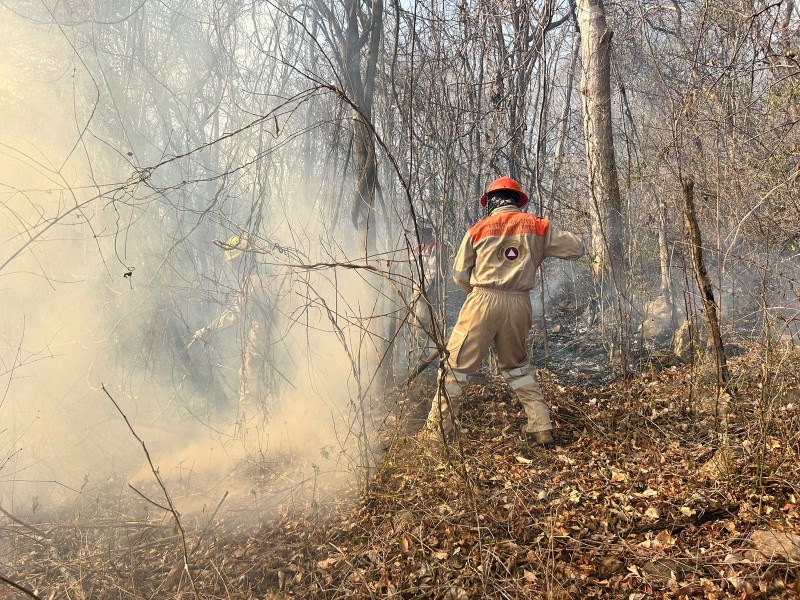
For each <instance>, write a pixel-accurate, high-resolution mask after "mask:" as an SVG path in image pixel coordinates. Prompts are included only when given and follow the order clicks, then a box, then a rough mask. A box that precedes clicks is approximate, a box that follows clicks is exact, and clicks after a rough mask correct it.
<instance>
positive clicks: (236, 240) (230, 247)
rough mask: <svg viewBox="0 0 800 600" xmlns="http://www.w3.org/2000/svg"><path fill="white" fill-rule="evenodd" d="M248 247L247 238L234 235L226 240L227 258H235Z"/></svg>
mask: <svg viewBox="0 0 800 600" xmlns="http://www.w3.org/2000/svg"><path fill="white" fill-rule="evenodd" d="M245 249H247V238H246V237H244V236H238V235H234V236H233V237H230V238H228V241H227V242H225V260H233V259H234V258H236V257H237V256H239V255H240V254H241V253H242V251H243V250H245Z"/></svg>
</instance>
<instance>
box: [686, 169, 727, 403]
mask: <svg viewBox="0 0 800 600" xmlns="http://www.w3.org/2000/svg"><path fill="white" fill-rule="evenodd" d="M683 222H684V225H685V227H686V235H687V236H688V238H689V243H690V244H691V255H692V269H693V270H694V277H695V280H696V281H697V287H699V288H700V297H701V299H702V303H703V313H704V315H705V318H706V325H707V326H708V334H709V336H710V337H711V341H712V342H713V344H714V356H715V358H716V365H717V384H718V385H719V386H720V388H722V389H725V390H727V389H728V382H729V379H730V377H729V375H728V364H727V361H726V359H725V347H724V346H723V343H722V333H721V332H720V326H719V315H718V311H717V302H716V300H715V299H714V289H713V287H712V286H711V279H710V278H709V277H708V272H707V271H706V266H705V263H704V261H703V240H702V238H701V236H700V226H699V225H698V224H697V213H696V212H695V209H694V179H692V178H691V177H690V178H688V179H687V180H686V181H684V182H683Z"/></svg>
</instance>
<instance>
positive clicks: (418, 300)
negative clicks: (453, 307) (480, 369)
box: [411, 221, 444, 354]
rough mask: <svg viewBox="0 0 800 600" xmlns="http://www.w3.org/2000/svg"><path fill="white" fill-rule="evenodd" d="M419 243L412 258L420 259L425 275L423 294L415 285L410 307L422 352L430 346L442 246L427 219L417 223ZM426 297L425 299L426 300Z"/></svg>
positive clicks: (436, 303)
mask: <svg viewBox="0 0 800 600" xmlns="http://www.w3.org/2000/svg"><path fill="white" fill-rule="evenodd" d="M419 238H420V243H419V245H418V246H417V247H416V248H414V252H413V254H414V260H415V261H420V262H421V264H422V271H423V273H424V276H425V296H423V295H422V288H421V287H420V286H415V290H414V295H413V297H412V299H411V309H412V315H413V319H414V325H415V327H417V328H418V331H419V335H418V337H419V338H421V339H420V341H422V347H423V354H425V352H424V350H427V349H428V348H429V346H430V337H431V329H430V328H431V313H432V312H435V311H436V307H437V305H438V303H439V294H440V293H441V287H442V277H441V275H440V272H439V260H440V256H441V254H442V252H444V247H443V245H442V244H440V243H439V241H438V240H437V239H436V235H435V233H434V229H433V226H432V225H431V224H430V223H428V222H427V221H422V223H421V224H420V225H419ZM426 298H427V300H426Z"/></svg>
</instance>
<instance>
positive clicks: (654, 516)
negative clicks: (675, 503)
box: [644, 506, 661, 519]
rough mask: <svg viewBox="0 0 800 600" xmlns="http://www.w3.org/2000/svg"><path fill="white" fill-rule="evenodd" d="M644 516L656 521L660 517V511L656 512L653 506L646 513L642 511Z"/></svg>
mask: <svg viewBox="0 0 800 600" xmlns="http://www.w3.org/2000/svg"><path fill="white" fill-rule="evenodd" d="M644 516H646V517H650V518H651V519H658V518H659V517H660V516H661V511H660V510H658V509H657V508H656V507H655V506H651V507H650V508H648V509H647V510H646V511H644Z"/></svg>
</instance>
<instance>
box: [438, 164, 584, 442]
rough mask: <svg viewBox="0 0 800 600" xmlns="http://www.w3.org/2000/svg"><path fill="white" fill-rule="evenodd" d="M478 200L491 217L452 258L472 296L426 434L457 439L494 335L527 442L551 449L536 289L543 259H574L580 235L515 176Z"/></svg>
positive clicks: (455, 270)
mask: <svg viewBox="0 0 800 600" xmlns="http://www.w3.org/2000/svg"><path fill="white" fill-rule="evenodd" d="M480 203H481V206H482V207H484V208H485V209H486V217H485V218H483V219H481V220H480V221H478V222H477V223H475V225H473V226H472V227H471V228H470V229H469V230H468V231H467V233H466V234H465V235H464V238H463V240H462V242H461V246H460V248H459V250H458V253H457V254H456V258H455V264H454V265H453V279H454V281H455V282H456V284H458V286H459V287H460V288H461V289H463V290H464V291H465V292H467V298H466V300H465V301H464V304H463V306H462V307H461V311H460V312H459V315H458V320H457V322H456V324H455V326H454V327H453V330H452V332H451V334H450V338H449V340H448V342H447V350H448V352H449V357H448V360H447V369H446V372H445V385H444V392H442V391H441V390H440V391H438V392H437V394H436V397H435V398H434V401H433V405H432V407H431V409H430V413H429V414H428V419H427V422H426V424H425V427H424V428H423V431H422V438H423V440H425V441H429V442H437V441H438V442H441V437H440V434H444V436H445V439H446V440H450V439H452V436H453V432H454V428H453V420H454V419H455V418H457V417H458V414H459V412H460V409H461V400H462V396H463V394H464V389H465V387H466V386H467V384H468V383H469V380H470V376H471V375H472V374H474V373H475V372H476V371H477V370H478V369H479V367H480V366H481V362H482V361H483V359H484V357H485V356H486V355H487V354H488V352H489V348H490V346H491V344H492V342H494V344H495V346H496V349H497V362H498V366H499V368H500V373H501V375H502V377H503V379H504V380H505V381H506V382H507V383H508V384H509V386H510V387H511V389H512V390H513V391H514V392H516V394H517V396H518V397H519V400H520V402H521V404H522V406H523V408H524V409H525V414H526V415H527V417H528V422H527V425H526V426H525V437H526V439H527V441H528V442H529V443H532V444H535V445H540V446H544V447H547V448H549V447H552V446H554V445H555V440H554V438H553V426H552V423H551V421H550V409H549V407H548V406H547V404H545V402H544V396H543V394H542V390H541V388H540V387H539V383H538V382H537V380H536V376H535V372H534V371H533V369H532V368H531V366H530V364H529V363H528V360H529V356H528V347H527V339H528V333H529V331H530V328H531V324H532V309H531V300H530V291H531V289H532V288H533V283H534V275H535V273H536V270H537V269H538V268H539V265H540V264H541V263H542V261H543V260H544V259H545V258H548V257H551V256H553V257H556V258H563V259H566V260H575V259H577V258H580V257H581V256H583V253H584V247H583V244H582V243H581V241H580V240H579V239H578V238H577V237H576V236H575V235H574V234H572V233H569V232H566V231H559V230H558V229H556V228H555V227H554V226H553V225H551V224H550V222H549V221H548V220H547V219H545V218H542V217H534V216H533V215H530V214H528V213H525V212H523V211H522V210H521V209H522V208H523V207H524V206H525V205H526V204H527V203H528V196H527V195H526V194H525V192H523V191H522V188H521V187H520V185H519V183H518V182H517V181H515V180H514V179H511V178H510V177H500V178H499V179H496V180H495V181H493V182H492V183H491V185H489V187H488V189H487V190H486V193H485V194H484V195H483V196H482V197H481V199H480ZM440 415H441V421H440ZM440 426H441V429H440Z"/></svg>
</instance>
